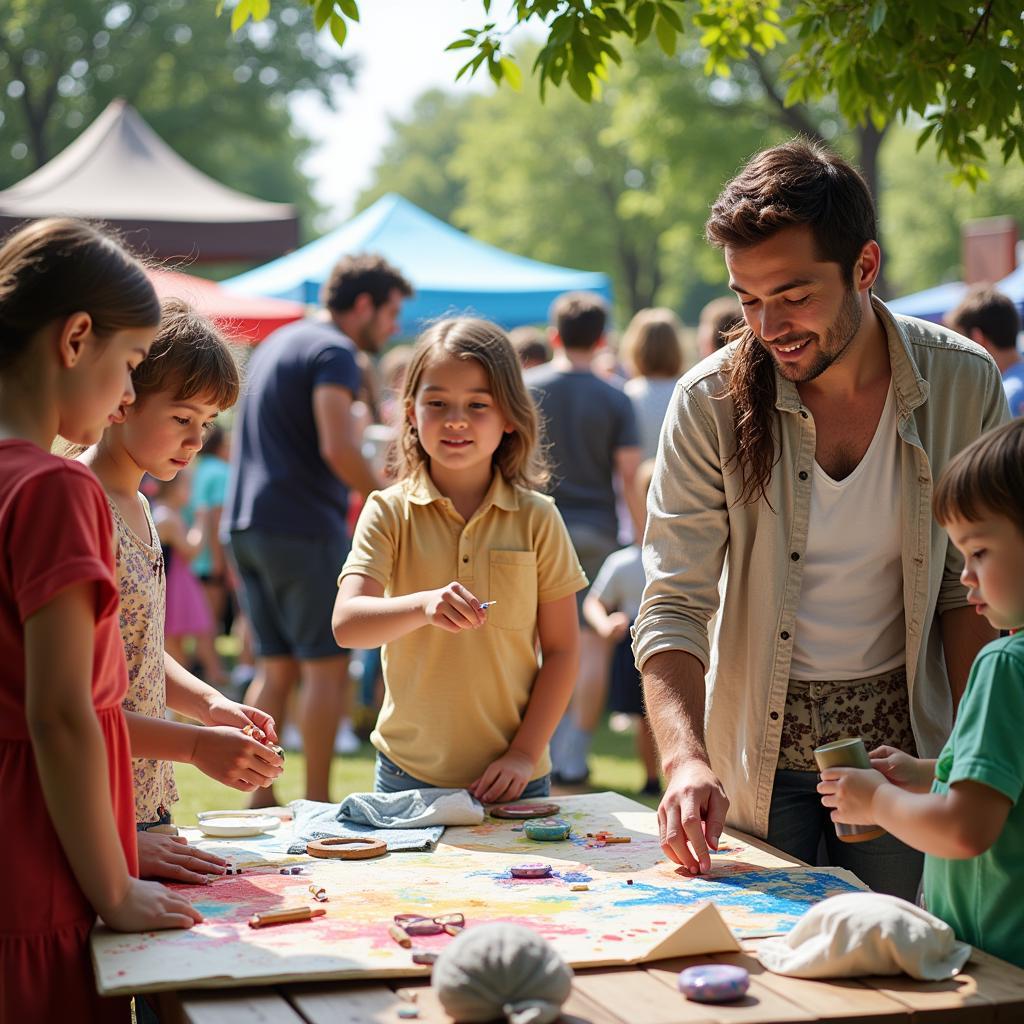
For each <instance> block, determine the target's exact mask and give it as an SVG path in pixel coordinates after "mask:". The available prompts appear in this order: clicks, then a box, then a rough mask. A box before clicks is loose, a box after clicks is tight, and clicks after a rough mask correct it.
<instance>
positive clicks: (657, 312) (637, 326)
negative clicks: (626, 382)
mask: <svg viewBox="0 0 1024 1024" xmlns="http://www.w3.org/2000/svg"><path fill="white" fill-rule="evenodd" d="M679 330H680V325H679V318H678V317H677V316H676V315H675V313H673V312H672V310H671V309H641V310H640V312H639V313H637V314H636V315H635V316H634V317H633V319H632V320H630V322H629V326H628V327H627V328H626V333H625V334H624V335H623V338H622V347H621V352H622V358H623V359H624V360H625V361H626V364H627V365H628V366H630V367H632V368H633V369H634V370H636V372H637V373H638V374H639V375H640V376H641V377H678V376H679V375H680V374H681V373H682V372H683V344H682V341H681V340H680V336H679Z"/></svg>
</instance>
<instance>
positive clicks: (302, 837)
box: [288, 800, 444, 854]
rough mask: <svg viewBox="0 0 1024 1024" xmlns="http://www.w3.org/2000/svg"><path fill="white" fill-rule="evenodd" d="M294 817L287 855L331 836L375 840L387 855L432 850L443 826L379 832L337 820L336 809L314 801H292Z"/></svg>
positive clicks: (377, 829) (303, 849)
mask: <svg viewBox="0 0 1024 1024" xmlns="http://www.w3.org/2000/svg"><path fill="white" fill-rule="evenodd" d="M289 806H290V807H291V810H292V814H293V815H294V822H293V825H292V837H291V845H290V846H289V847H288V852H289V853H292V854H297V853H305V852H306V843H308V842H310V841H312V840H313V839H331V838H334V837H335V836H343V837H356V838H359V839H379V840H380V841H381V842H383V843H385V844H386V845H387V848H388V850H389V851H391V852H398V851H402V850H407V851H409V850H433V849H434V847H435V846H436V845H437V841H438V840H439V839H440V838H441V835H442V833H443V832H444V826H443V825H432V826H430V827H428V828H406V829H383V828H374V827H373V826H372V825H360V824H356V823H355V822H349V821H339V820H338V805H337V804H325V803H318V802H317V801H315V800H293V801H292V803H291V804H289Z"/></svg>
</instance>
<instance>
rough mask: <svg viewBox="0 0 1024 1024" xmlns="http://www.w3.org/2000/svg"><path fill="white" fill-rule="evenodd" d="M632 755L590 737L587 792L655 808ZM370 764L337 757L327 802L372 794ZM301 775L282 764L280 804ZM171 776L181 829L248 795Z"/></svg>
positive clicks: (295, 763)
mask: <svg viewBox="0 0 1024 1024" xmlns="http://www.w3.org/2000/svg"><path fill="white" fill-rule="evenodd" d="M633 751H634V747H633V737H632V736H631V735H624V734H621V733H614V732H612V731H611V730H610V729H608V727H607V725H604V726H602V728H601V729H600V730H599V731H598V732H597V734H596V736H595V737H594V749H593V756H592V757H591V778H590V785H589V787H588V789H591V790H598V791H603V790H607V789H610V790H615V791H617V792H620V793H623V794H625V795H626V796H628V797H632V798H633V799H635V800H640V801H642V802H643V803H645V804H647V805H648V806H650V807H656V806H657V805H658V801H657V799H656V798H653V797H643V796H640V794H639V792H638V791H639V789H640V787H641V786H642V785H643V781H644V779H643V775H644V773H643V769H642V768H641V767H640V764H639V762H638V761H637V759H636V757H635V755H634V753H633ZM373 758H374V750H373V748H372V747H371V746H370V744H369V743H363V744H362V746H361V747H360V749H359V752H358V753H356V754H348V755H346V756H345V757H335V758H334V762H333V764H332V765H331V796H332V797H333V798H334V799H335V800H342V799H344V797H346V796H347V795H348V794H349V793H365V792H368V791H369V790H371V789H372V788H373ZM305 770H306V762H305V758H304V757H303V756H302V754H300V753H295V752H289V753H288V755H287V757H286V758H285V768H284V774H283V775H282V776H281V778H280V779H279V780H278V782H277V783H276V784H275V793H276V795H277V799H278V800H279V801H280V802H281V803H283V804H286V803H288V801H289V800H295V799H298V798H299V797H301V796H302V795H303V790H304V787H305V778H306V775H305ZM175 775H176V777H177V780H178V793H179V795H180V797H181V800H180V802H179V803H178V804H177V805H176V806H175V808H174V820H175V821H176V822H177V823H178V824H179V825H193V824H195V820H196V813H197V812H198V811H212V810H234V809H235V808H240V807H244V806H245V805H246V802H247V800H248V796H247V794H245V793H239V792H238V791H237V790H235V789H229V788H228V787H227V786H222V785H221V784H220V783H219V782H214V780H213V779H210V778H207V776H205V775H203V774H202V773H201V772H200V771H199V770H198V769H196V768H193V767H192V766H191V765H177V766H176V767H175ZM574 792H575V790H574Z"/></svg>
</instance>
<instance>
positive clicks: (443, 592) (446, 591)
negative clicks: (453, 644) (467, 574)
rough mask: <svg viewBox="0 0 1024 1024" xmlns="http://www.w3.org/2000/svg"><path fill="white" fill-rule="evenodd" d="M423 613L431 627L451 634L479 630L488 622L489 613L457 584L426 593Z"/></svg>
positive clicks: (473, 596)
mask: <svg viewBox="0 0 1024 1024" xmlns="http://www.w3.org/2000/svg"><path fill="white" fill-rule="evenodd" d="M423 613H424V614H425V615H426V617H427V622H429V623H430V625H432V626H437V627H438V628H439V629H444V630H446V631H447V632H449V633H459V632H461V631H462V630H464V629H477V628H478V627H480V626H482V625H483V624H484V623H485V622H486V621H487V613H486V612H485V611H484V610H483V608H482V607H481V606H480V602H479V601H478V600H477V598H476V596H475V595H474V594H472V593H471V592H470V591H469V590H467V589H466V588H465V587H464V586H463V585H462V584H461V583H456V582H452V583H449V584H448V586H447V587H441V589H440V590H428V591H426V592H425V593H424V594H423Z"/></svg>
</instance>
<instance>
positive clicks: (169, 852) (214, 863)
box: [138, 832, 228, 885]
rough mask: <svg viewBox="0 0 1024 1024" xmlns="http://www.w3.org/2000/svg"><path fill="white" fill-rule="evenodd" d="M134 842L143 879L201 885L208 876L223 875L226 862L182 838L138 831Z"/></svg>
mask: <svg viewBox="0 0 1024 1024" xmlns="http://www.w3.org/2000/svg"><path fill="white" fill-rule="evenodd" d="M138 842H139V874H140V875H141V876H142V877H143V878H166V879H167V880H168V881H171V882H189V883H191V884H193V885H195V884H198V885H202V884H203V883H204V882H206V881H207V880H208V879H207V876H208V875H222V874H224V868H225V867H226V866H227V863H228V862H227V861H226V860H224V859H223V858H221V857H218V856H217V855H216V854H214V853H207V852H206V851H205V850H200V849H198V848H197V847H195V846H189V844H188V840H187V839H186V838H185V837H184V836H168V835H163V834H162V833H160V832H140V833H139V834H138Z"/></svg>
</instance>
